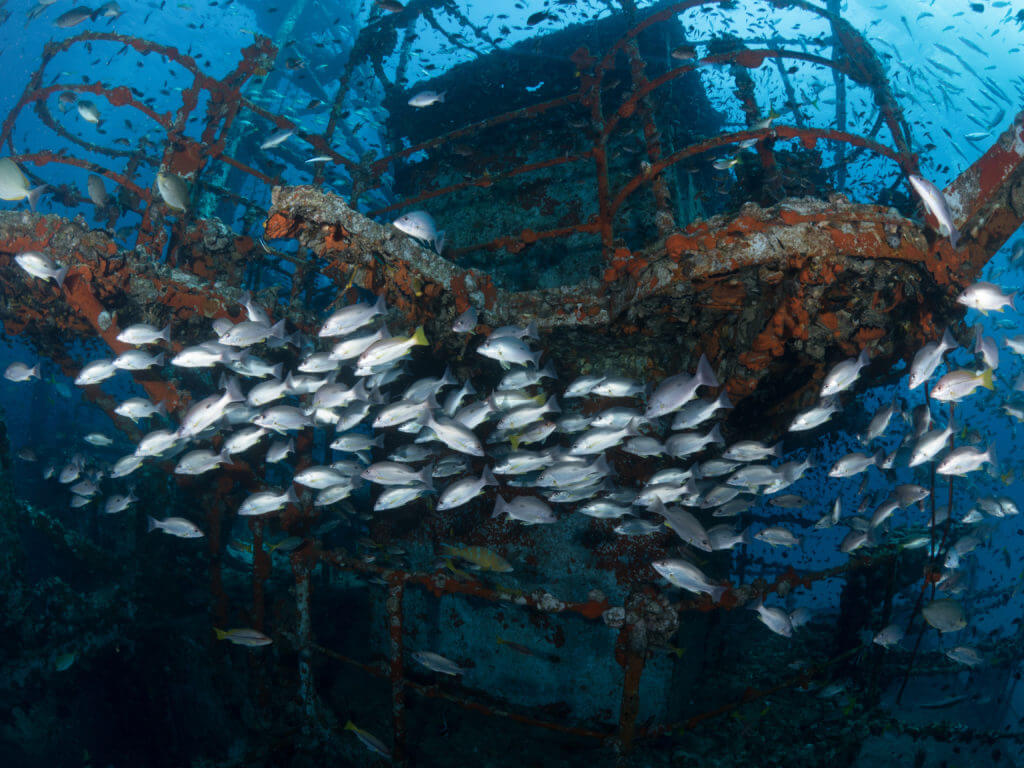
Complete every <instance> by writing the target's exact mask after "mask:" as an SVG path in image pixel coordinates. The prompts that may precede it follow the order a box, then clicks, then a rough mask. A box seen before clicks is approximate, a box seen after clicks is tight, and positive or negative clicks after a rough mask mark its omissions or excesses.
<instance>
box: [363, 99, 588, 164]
mask: <svg viewBox="0 0 1024 768" xmlns="http://www.w3.org/2000/svg"><path fill="white" fill-rule="evenodd" d="M579 99H580V95H579V94H578V93H569V94H566V95H565V96H559V97H557V98H554V99H549V100H548V101H542V102H538V103H537V104H530V105H528V106H525V107H520V108H519V109H514V110H512V111H511V112H504V113H502V114H500V115H494V116H493V117H489V118H487V119H485V120H479V121H477V122H475V123H471V124H469V125H466V126H463V127H462V128H457V129H456V130H454V131H449V132H448V133H445V134H443V135H442V136H436V137H434V138H433V139H428V140H426V141H421V142H420V143H419V144H414V145H413V146H411V147H406V148H405V149H403V150H401V151H399V152H394V153H392V154H390V155H385V156H383V157H379V158H377V159H376V160H374V161H373V163H372V165H371V166H370V170H371V172H373V173H375V174H380V173H383V172H384V171H385V170H386V169H387V167H388V165H389V164H391V163H393V162H397V161H398V160H401V159H403V158H406V157H408V156H410V155H413V154H415V153H416V152H420V151H424V152H425V151H427V150H430V149H434V148H435V147H439V146H441V145H442V144H447V143H449V142H452V141H458V140H459V139H463V138H465V137H467V136H471V135H473V134H475V133H478V132H479V131H482V130H484V129H488V128H494V127H496V126H498V125H504V124H505V123H508V122H511V121H513V120H521V119H526V118H532V117H536V116H537V115H540V114H543V113H544V112H549V111H550V110H552V109H557V108H558V107H563V106H566V105H567V104H573V103H575V102H577V101H579Z"/></svg>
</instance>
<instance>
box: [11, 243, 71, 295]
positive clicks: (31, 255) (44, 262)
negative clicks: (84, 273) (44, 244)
mask: <svg viewBox="0 0 1024 768" xmlns="http://www.w3.org/2000/svg"><path fill="white" fill-rule="evenodd" d="M14 261H15V263H16V264H17V265H18V266H19V267H21V268H22V269H23V270H25V271H26V272H28V273H29V274H30V275H32V277H37V278H39V279H40V280H53V281H54V282H56V283H57V287H58V288H60V287H61V286H63V285H64V278H65V277H67V274H68V268H67V267H58V266H57V265H56V264H54V263H53V261H52V260H51V259H50V257H49V256H46V255H45V254H42V253H38V252H36V251H24V252H22V253H19V254H18V255H17V256H15V257H14Z"/></svg>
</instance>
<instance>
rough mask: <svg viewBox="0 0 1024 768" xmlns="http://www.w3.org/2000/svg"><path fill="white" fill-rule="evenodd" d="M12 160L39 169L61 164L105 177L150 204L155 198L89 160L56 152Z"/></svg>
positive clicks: (121, 175)
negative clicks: (52, 164)
mask: <svg viewBox="0 0 1024 768" xmlns="http://www.w3.org/2000/svg"><path fill="white" fill-rule="evenodd" d="M11 159H12V160H14V161H15V162H25V163H32V165H35V166H37V167H41V166H44V165H48V164H50V163H59V164H61V165H67V166H71V167H73V168H81V169H82V170H84V171H88V172H89V173H95V174H96V175H97V176H103V177H105V178H107V179H110V180H111V181H113V182H114V183H116V184H119V185H121V186H122V187H124V188H125V189H127V190H129V191H130V192H132V194H135V195H138V197H139V198H140V199H141V200H142V201H144V202H147V203H149V202H152V200H153V196H152V194H151V193H150V191H149V189H148V188H146V187H140V186H139V185H138V184H136V183H135V182H134V181H133V180H132V179H131V178H130V177H129V176H125V175H124V174H121V173H118V172H117V171H111V170H110V169H108V168H105V167H103V166H102V165H97V164H96V163H93V162H90V161H88V160H82V159H80V158H78V157H75V156H73V155H61V154H57V153H55V152H29V153H26V154H22V155H12V156H11ZM91 204H92V203H91V201H90V205H91Z"/></svg>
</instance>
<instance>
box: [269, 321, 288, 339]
mask: <svg viewBox="0 0 1024 768" xmlns="http://www.w3.org/2000/svg"><path fill="white" fill-rule="evenodd" d="M267 335H268V336H269V337H271V338H274V339H283V338H284V336H285V327H284V318H283V317H282V318H281V319H280V320H278V321H277V322H276V323H274V324H273V325H272V326H270V331H269V333H268V334H267Z"/></svg>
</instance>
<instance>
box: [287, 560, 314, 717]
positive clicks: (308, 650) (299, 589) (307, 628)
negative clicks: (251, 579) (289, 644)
mask: <svg viewBox="0 0 1024 768" xmlns="http://www.w3.org/2000/svg"><path fill="white" fill-rule="evenodd" d="M292 572H293V573H294V574H295V610H296V612H297V613H298V616H299V625H298V628H297V633H296V634H297V636H298V641H299V642H298V645H299V701H300V702H301V703H302V709H303V711H304V712H305V715H306V717H305V719H304V721H303V728H304V729H305V731H306V735H307V736H313V735H314V734H315V733H316V731H317V728H316V726H317V723H318V722H319V718H318V713H317V706H316V689H315V688H314V687H313V666H312V663H311V659H312V655H313V648H312V646H313V622H312V619H311V617H310V590H309V567H308V566H307V565H306V564H305V563H301V562H299V561H298V559H297V558H294V557H293V558H292Z"/></svg>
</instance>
